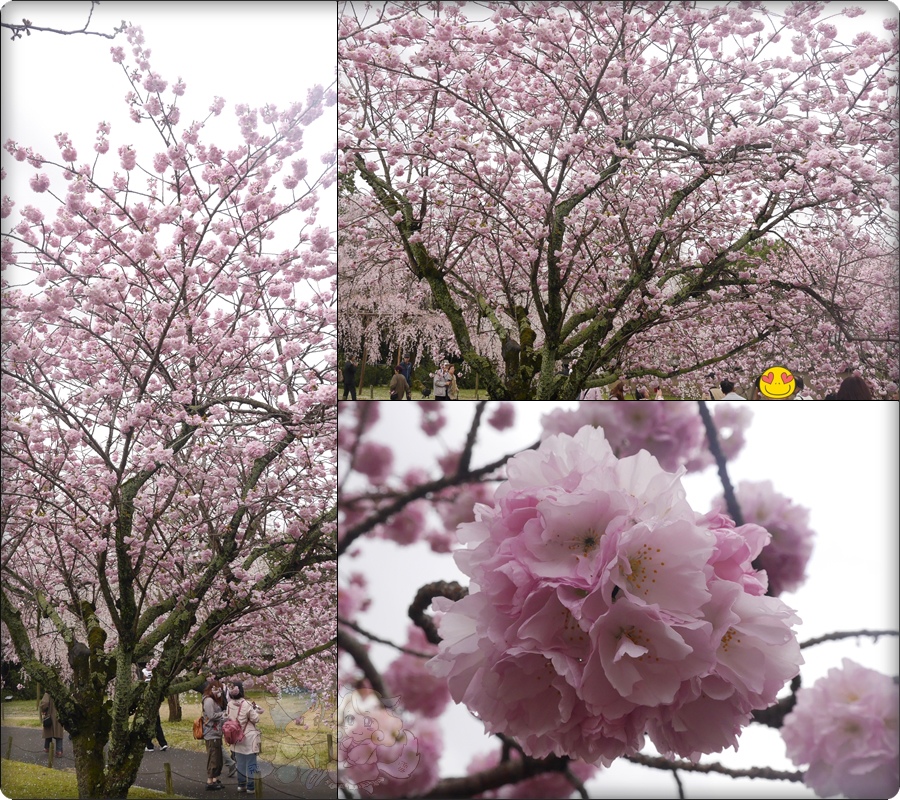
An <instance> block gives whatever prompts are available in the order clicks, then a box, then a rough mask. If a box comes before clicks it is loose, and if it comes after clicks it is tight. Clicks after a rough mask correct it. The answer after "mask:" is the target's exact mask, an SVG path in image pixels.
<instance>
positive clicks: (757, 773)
mask: <svg viewBox="0 0 900 800" xmlns="http://www.w3.org/2000/svg"><path fill="white" fill-rule="evenodd" d="M625 758H626V759H628V760H629V761H631V762H633V763H635V764H641V765H642V766H645V767H652V768H653V769H665V770H669V771H672V770H675V769H681V770H684V771H685V772H707V773H709V772H716V773H719V774H721V775H728V776H730V777H732V778H765V779H767V780H773V781H793V782H794V783H802V782H803V774H804V773H802V772H781V771H779V770H776V769H770V768H769V767H752V768H751V769H729V768H728V767H723V766H722V765H721V764H719V763H717V762H711V763H709V764H692V763H691V762H690V761H670V760H669V759H667V758H660V757H658V756H645V755H643V754H641V753H638V754H637V755H633V756H625Z"/></svg>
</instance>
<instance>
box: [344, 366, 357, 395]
mask: <svg viewBox="0 0 900 800" xmlns="http://www.w3.org/2000/svg"><path fill="white" fill-rule="evenodd" d="M343 375H344V400H346V399H347V393H348V392H349V394H350V398H351V399H352V400H356V362H355V361H354V360H353V359H352V358H348V359H347V360H346V361H345V362H344V369H343Z"/></svg>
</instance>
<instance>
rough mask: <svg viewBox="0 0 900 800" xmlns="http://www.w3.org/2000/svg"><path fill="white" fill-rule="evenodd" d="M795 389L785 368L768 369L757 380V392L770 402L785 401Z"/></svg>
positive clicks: (792, 380)
mask: <svg viewBox="0 0 900 800" xmlns="http://www.w3.org/2000/svg"><path fill="white" fill-rule="evenodd" d="M796 388H797V387H796V384H795V383H794V376H793V374H792V373H791V371H790V370H789V369H788V368H787V367H781V366H776V367H769V368H768V369H767V370H766V371H765V372H764V373H763V374H762V375H761V376H760V378H759V391H760V392H761V393H762V394H763V395H764V396H765V397H768V398H769V399H770V400H787V398H789V397H790V396H791V395H792V394H793V393H794V390H795V389H796Z"/></svg>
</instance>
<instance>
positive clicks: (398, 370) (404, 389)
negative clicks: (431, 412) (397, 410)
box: [389, 364, 409, 400]
mask: <svg viewBox="0 0 900 800" xmlns="http://www.w3.org/2000/svg"><path fill="white" fill-rule="evenodd" d="M389 389H390V392H391V400H403V399H405V398H406V397H408V396H409V384H408V383H407V382H406V378H404V377H403V369H402V367H401V366H400V365H399V364H397V366H396V367H394V374H393V375H392V376H391V385H390V387H389Z"/></svg>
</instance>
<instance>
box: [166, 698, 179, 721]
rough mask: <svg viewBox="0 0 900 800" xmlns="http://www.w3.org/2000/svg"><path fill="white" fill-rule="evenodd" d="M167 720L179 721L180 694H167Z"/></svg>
mask: <svg viewBox="0 0 900 800" xmlns="http://www.w3.org/2000/svg"><path fill="white" fill-rule="evenodd" d="M169 722H181V695H179V694H170V695H169Z"/></svg>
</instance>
